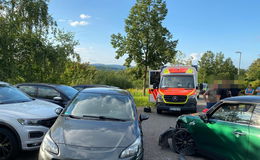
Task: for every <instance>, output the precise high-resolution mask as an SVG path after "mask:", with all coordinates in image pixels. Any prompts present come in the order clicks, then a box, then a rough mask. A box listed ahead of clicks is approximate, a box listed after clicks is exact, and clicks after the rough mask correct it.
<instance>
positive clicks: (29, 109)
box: [0, 99, 61, 119]
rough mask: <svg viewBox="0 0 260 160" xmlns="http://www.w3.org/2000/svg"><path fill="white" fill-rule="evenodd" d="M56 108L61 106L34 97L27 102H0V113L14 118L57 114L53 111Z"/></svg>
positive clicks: (44, 116) (36, 117)
mask: <svg viewBox="0 0 260 160" xmlns="http://www.w3.org/2000/svg"><path fill="white" fill-rule="evenodd" d="M56 108H61V107H60V106H58V105H56V104H53V103H50V102H46V101H42V100H38V99H36V100H32V101H29V102H21V103H9V104H0V114H6V115H8V116H13V117H16V118H26V119H30V118H31V119H34V118H35V119H44V118H50V117H55V116H57V114H56V113H55V109H56Z"/></svg>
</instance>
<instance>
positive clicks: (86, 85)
mask: <svg viewBox="0 0 260 160" xmlns="http://www.w3.org/2000/svg"><path fill="white" fill-rule="evenodd" d="M73 87H84V88H118V87H115V86H109V85H103V84H80V85H76V86H73Z"/></svg>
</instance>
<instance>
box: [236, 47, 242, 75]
mask: <svg viewBox="0 0 260 160" xmlns="http://www.w3.org/2000/svg"><path fill="white" fill-rule="evenodd" d="M236 53H238V54H240V56H239V65H238V75H239V74H240V63H241V54H242V52H240V51H236Z"/></svg>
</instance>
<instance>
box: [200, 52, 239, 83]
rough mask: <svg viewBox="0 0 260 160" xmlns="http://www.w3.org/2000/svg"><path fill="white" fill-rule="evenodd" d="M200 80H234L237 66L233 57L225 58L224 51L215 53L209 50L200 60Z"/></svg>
mask: <svg viewBox="0 0 260 160" xmlns="http://www.w3.org/2000/svg"><path fill="white" fill-rule="evenodd" d="M198 65H199V82H200V83H202V82H208V83H209V82H211V81H213V80H215V79H218V80H234V79H235V78H236V77H237V68H236V67H235V66H234V64H233V61H232V60H231V58H227V59H225V57H224V54H223V53H216V54H214V53H213V52H211V51H207V52H206V53H204V54H203V55H202V57H201V59H200V60H199V62H198Z"/></svg>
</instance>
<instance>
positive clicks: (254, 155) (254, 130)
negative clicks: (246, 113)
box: [247, 104, 260, 160]
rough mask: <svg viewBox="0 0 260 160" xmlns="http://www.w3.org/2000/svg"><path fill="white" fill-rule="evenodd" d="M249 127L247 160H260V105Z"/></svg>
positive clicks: (257, 106)
mask: <svg viewBox="0 0 260 160" xmlns="http://www.w3.org/2000/svg"><path fill="white" fill-rule="evenodd" d="M251 122H252V123H251V125H250V127H249V145H248V147H249V148H248V157H247V159H248V160H250V159H260V153H259V151H260V136H259V135H260V104H258V105H256V107H255V109H254V112H253V116H252V120H251Z"/></svg>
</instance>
